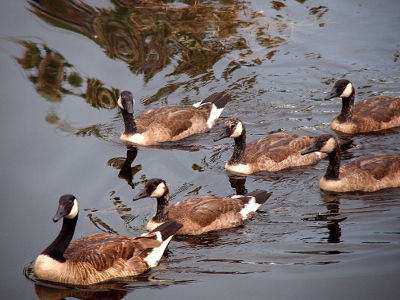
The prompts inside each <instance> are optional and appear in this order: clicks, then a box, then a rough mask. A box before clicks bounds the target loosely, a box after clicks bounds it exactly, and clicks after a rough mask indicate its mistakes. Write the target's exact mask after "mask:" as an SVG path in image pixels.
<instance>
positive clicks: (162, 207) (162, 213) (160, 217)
mask: <svg viewBox="0 0 400 300" xmlns="http://www.w3.org/2000/svg"><path fill="white" fill-rule="evenodd" d="M169 197H170V196H169V192H166V193H165V194H164V195H163V196H161V197H159V198H157V211H156V214H155V216H154V217H153V220H154V221H156V222H165V221H168V211H169Z"/></svg>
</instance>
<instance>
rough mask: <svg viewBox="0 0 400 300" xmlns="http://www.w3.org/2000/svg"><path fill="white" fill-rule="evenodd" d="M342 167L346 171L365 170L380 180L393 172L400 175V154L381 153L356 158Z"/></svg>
mask: <svg viewBox="0 0 400 300" xmlns="http://www.w3.org/2000/svg"><path fill="white" fill-rule="evenodd" d="M342 168H345V169H346V171H345V172H346V173H347V172H353V173H357V172H365V173H366V174H369V176H372V177H374V178H375V179H376V180H381V179H383V178H385V177H388V176H390V175H394V174H397V176H400V156H396V155H386V154H381V155H376V156H372V157H367V158H358V159H355V160H353V161H351V162H350V163H349V164H347V165H345V166H343V167H342ZM350 170H351V171H350ZM341 172H342V171H341ZM350 174H351V173H350Z"/></svg>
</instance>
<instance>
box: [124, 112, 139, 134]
mask: <svg viewBox="0 0 400 300" xmlns="http://www.w3.org/2000/svg"><path fill="white" fill-rule="evenodd" d="M121 114H122V117H123V118H124V124H125V131H124V133H125V134H127V135H130V134H135V133H137V128H136V122H135V118H134V117H133V114H130V113H128V112H127V111H126V110H123V109H121Z"/></svg>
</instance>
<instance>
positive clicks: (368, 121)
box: [325, 79, 400, 134]
mask: <svg viewBox="0 0 400 300" xmlns="http://www.w3.org/2000/svg"><path fill="white" fill-rule="evenodd" d="M355 94H356V90H355V88H354V85H353V84H352V83H351V82H350V81H349V80H347V79H340V80H338V81H336V83H335V85H334V86H333V89H332V90H331V92H330V93H329V94H328V95H327V96H326V97H325V100H330V99H332V98H335V97H341V98H342V111H341V112H340V114H338V115H337V116H336V117H335V118H334V119H333V121H332V123H331V128H332V129H333V130H336V131H339V132H342V133H347V134H356V133H365V132H371V131H379V130H383V129H387V128H392V127H397V126H400V97H396V98H392V97H382V96H381V97H372V98H367V99H365V100H364V101H361V102H359V103H356V104H354V99H355Z"/></svg>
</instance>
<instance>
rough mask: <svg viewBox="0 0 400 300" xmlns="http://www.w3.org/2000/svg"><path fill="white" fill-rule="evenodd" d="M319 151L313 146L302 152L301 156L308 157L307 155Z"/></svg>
mask: <svg viewBox="0 0 400 300" xmlns="http://www.w3.org/2000/svg"><path fill="white" fill-rule="evenodd" d="M317 151H319V150H318V149H317V148H316V144H312V145H310V146H309V147H308V148H307V149H305V150H303V151H302V152H301V155H306V154H309V153H313V152H317Z"/></svg>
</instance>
